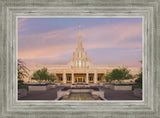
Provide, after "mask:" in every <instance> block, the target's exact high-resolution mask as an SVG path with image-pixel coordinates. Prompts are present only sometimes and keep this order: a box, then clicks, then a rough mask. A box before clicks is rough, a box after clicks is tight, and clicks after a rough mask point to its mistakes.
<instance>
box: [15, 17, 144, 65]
mask: <svg viewBox="0 0 160 118" xmlns="http://www.w3.org/2000/svg"><path fill="white" fill-rule="evenodd" d="M25 21H26V20H24V19H22V20H21V21H19V22H18V24H19V25H20V26H22V25H24V24H25ZM81 26H82V27H83V24H81ZM76 29H77V28H76V27H70V28H66V29H61V30H54V31H50V32H44V33H38V34H33V35H23V36H19V39H20V41H19V52H18V58H22V59H38V58H53V60H56V59H60V58H62V55H65V54H69V53H70V54H71V53H73V51H75V48H76V46H77V41H78V30H76ZM20 31H22V29H20ZM81 33H82V41H83V46H84V48H85V49H94V48H140V47H142V43H141V42H127V41H128V40H130V39H131V38H135V37H141V36H142V26H141V24H140V23H132V24H131V23H117V24H110V25H102V26H95V27H90V28H88V29H84V30H82V32H81ZM21 39H23V40H21ZM28 43H29V44H28ZM21 44H22V45H21ZM26 44H28V45H26ZM64 58H65V57H64ZM124 63H126V64H127V65H134V64H135V65H138V64H137V63H130V62H124Z"/></svg>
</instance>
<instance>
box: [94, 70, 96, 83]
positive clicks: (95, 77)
mask: <svg viewBox="0 0 160 118" xmlns="http://www.w3.org/2000/svg"><path fill="white" fill-rule="evenodd" d="M94 83H95V84H96V83H97V72H96V71H95V72H94Z"/></svg>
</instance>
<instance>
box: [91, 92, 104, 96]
mask: <svg viewBox="0 0 160 118" xmlns="http://www.w3.org/2000/svg"><path fill="white" fill-rule="evenodd" d="M91 94H92V95H97V96H99V97H101V98H104V91H94V90H92V91H91Z"/></svg>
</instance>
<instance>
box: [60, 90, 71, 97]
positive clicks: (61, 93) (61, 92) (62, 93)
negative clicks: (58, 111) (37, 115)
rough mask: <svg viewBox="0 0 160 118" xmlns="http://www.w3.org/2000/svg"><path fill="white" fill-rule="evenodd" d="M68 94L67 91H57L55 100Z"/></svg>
mask: <svg viewBox="0 0 160 118" xmlns="http://www.w3.org/2000/svg"><path fill="white" fill-rule="evenodd" d="M69 94H70V90H67V91H61V90H59V91H57V98H60V97H62V96H65V95H69Z"/></svg>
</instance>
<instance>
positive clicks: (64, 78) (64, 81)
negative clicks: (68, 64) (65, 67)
mask: <svg viewBox="0 0 160 118" xmlns="http://www.w3.org/2000/svg"><path fill="white" fill-rule="evenodd" d="M63 83H66V73H65V72H64V73H63Z"/></svg>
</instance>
